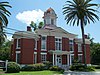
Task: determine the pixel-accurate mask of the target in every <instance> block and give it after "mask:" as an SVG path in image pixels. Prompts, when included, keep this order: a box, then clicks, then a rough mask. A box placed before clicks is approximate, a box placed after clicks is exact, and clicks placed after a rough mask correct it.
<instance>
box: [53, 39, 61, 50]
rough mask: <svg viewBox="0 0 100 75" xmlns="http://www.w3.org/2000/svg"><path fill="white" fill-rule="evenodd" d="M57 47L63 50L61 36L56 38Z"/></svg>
mask: <svg viewBox="0 0 100 75" xmlns="http://www.w3.org/2000/svg"><path fill="white" fill-rule="evenodd" d="M55 49H56V50H62V40H61V39H60V38H55Z"/></svg>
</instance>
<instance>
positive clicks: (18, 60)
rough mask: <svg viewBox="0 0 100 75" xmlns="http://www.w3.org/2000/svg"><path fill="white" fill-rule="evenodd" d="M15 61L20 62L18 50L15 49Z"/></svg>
mask: <svg viewBox="0 0 100 75" xmlns="http://www.w3.org/2000/svg"><path fill="white" fill-rule="evenodd" d="M16 63H20V51H16Z"/></svg>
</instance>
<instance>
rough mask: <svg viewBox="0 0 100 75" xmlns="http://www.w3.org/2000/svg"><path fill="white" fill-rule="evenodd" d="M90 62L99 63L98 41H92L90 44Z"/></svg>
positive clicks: (99, 45) (99, 48)
mask: <svg viewBox="0 0 100 75" xmlns="http://www.w3.org/2000/svg"><path fill="white" fill-rule="evenodd" d="M90 48H91V63H92V64H96V65H100V43H93V44H92V45H91V46H90Z"/></svg>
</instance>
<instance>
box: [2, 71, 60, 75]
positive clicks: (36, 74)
mask: <svg viewBox="0 0 100 75" xmlns="http://www.w3.org/2000/svg"><path fill="white" fill-rule="evenodd" d="M55 74H56V75H59V74H61V73H60V72H57V71H49V70H46V71H34V72H32V71H30V72H26V71H25V72H20V73H5V74H0V75H55Z"/></svg>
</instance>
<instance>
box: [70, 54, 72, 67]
mask: <svg viewBox="0 0 100 75" xmlns="http://www.w3.org/2000/svg"><path fill="white" fill-rule="evenodd" d="M70 65H72V59H71V55H70Z"/></svg>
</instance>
